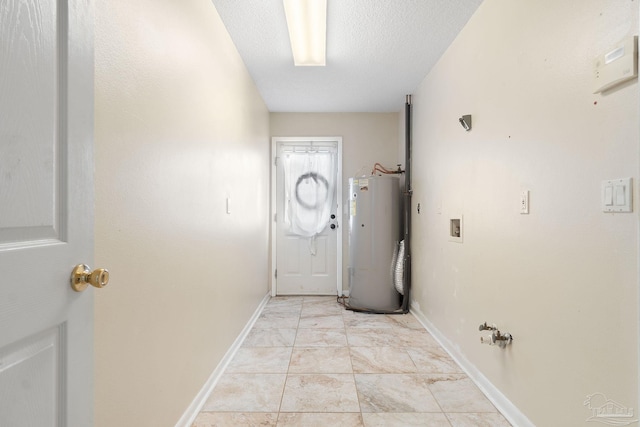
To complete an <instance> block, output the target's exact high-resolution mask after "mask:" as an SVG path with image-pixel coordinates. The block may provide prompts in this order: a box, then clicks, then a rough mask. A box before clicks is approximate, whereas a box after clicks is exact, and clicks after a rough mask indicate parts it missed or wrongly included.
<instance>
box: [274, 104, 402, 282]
mask: <svg viewBox="0 0 640 427" xmlns="http://www.w3.org/2000/svg"><path fill="white" fill-rule="evenodd" d="M400 108H402V106H398V109H400ZM270 118H271V119H270V124H271V135H272V136H341V137H342V188H343V189H345V190H346V188H347V186H348V184H349V178H350V177H353V176H355V175H356V174H358V175H362V174H369V173H370V172H371V169H372V167H373V165H374V163H376V162H379V163H382V164H383V165H385V166H387V167H394V168H395V167H396V165H397V164H398V163H404V158H402V160H399V157H398V152H397V149H396V147H397V145H398V132H399V131H398V113H271V114H270ZM342 194H343V197H344V200H343V201H342V203H343V206H347V202H346V199H347V197H348V195H347V193H346V191H343V193H342ZM347 224H348V217H347V216H346V215H344V212H343V215H342V224H341V225H342V227H341V228H342V253H343V258H344V261H343V264H342V265H343V267H342V287H343V289H349V282H348V279H349V277H348V274H347V266H348V260H347V257H348V253H349V251H348V243H349V230H348V227H347Z"/></svg>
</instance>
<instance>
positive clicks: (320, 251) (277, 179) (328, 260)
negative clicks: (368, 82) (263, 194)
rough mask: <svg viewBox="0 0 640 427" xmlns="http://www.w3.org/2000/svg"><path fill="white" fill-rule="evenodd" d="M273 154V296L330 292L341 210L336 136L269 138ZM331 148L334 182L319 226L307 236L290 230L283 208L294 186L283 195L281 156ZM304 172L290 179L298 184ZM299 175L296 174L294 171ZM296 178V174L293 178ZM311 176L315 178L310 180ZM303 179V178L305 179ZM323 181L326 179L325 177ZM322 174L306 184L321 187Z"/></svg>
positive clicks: (338, 265) (336, 282) (338, 279)
mask: <svg viewBox="0 0 640 427" xmlns="http://www.w3.org/2000/svg"><path fill="white" fill-rule="evenodd" d="M273 145H274V146H273V153H274V156H275V159H274V164H275V165H276V167H275V169H274V171H275V174H274V180H273V181H274V185H275V189H274V190H273V191H272V192H273V193H275V196H276V197H275V207H274V209H273V210H274V212H275V218H274V223H275V233H274V235H275V245H274V247H275V250H274V253H275V257H274V265H273V269H274V281H273V283H274V286H273V292H272V293H273V294H274V295H336V294H337V293H338V292H339V290H340V291H341V289H342V231H341V228H340V226H341V224H340V221H339V219H340V212H341V211H342V209H341V206H342V203H341V200H342V188H341V187H342V176H341V149H342V139H341V138H313V139H311V138H274V139H273ZM329 151H330V152H332V153H334V154H335V159H336V161H335V168H334V170H333V172H332V173H333V174H334V175H333V177H332V178H333V182H335V186H334V188H333V191H332V192H331V194H328V197H329V198H330V200H332V202H331V207H330V209H329V211H327V212H326V215H327V218H323V220H325V222H326V225H325V226H324V228H322V229H321V230H319V231H318V233H317V234H316V235H315V236H313V237H308V236H304V235H300V234H299V232H296V231H295V230H293V229H292V226H291V221H290V219H289V218H288V212H286V209H287V204H288V203H290V202H291V200H287V198H288V197H295V195H296V194H297V189H298V186H296V187H295V189H294V190H293V191H292V192H291V194H287V191H285V185H286V184H287V179H285V173H289V172H287V171H286V169H287V168H286V166H285V165H286V162H287V160H288V159H287V156H289V157H291V156H294V155H303V156H306V155H313V154H314V153H318V152H321V153H326V152H329ZM308 174H309V171H306V170H304V169H298V170H297V171H296V172H295V176H290V177H289V178H288V179H293V180H294V181H292V182H293V183H295V182H297V183H298V184H302V183H303V181H304V180H299V178H300V177H303V178H304V176H305V175H308ZM298 175H300V176H298ZM296 177H297V178H298V179H296ZM314 179H315V181H314ZM306 181H307V182H308V181H309V179H306ZM329 181H331V180H330V179H329ZM322 182H324V177H323V176H319V177H318V178H311V184H314V183H317V184H318V185H319V186H320V187H322V185H323V184H322Z"/></svg>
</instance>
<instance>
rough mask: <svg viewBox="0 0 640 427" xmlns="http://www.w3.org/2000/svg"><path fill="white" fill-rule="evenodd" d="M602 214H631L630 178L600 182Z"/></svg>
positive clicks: (631, 193)
mask: <svg viewBox="0 0 640 427" xmlns="http://www.w3.org/2000/svg"><path fill="white" fill-rule="evenodd" d="M602 211H603V212H633V185H632V179H631V178H620V179H610V180H607V181H602Z"/></svg>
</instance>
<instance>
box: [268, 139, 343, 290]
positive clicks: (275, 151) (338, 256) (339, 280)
mask: <svg viewBox="0 0 640 427" xmlns="http://www.w3.org/2000/svg"><path fill="white" fill-rule="evenodd" d="M296 141H300V142H312V141H313V142H337V143H338V171H337V179H336V203H337V208H336V212H337V217H338V219H339V221H338V233H337V236H336V246H337V247H336V292H337V295H342V293H343V292H342V233H343V232H342V228H343V227H342V223H343V217H344V213H343V204H342V137H340V136H335V137H315V136H314V137H311V136H307V137H272V138H271V221H270V224H271V227H270V235H271V276H270V279H269V284H270V286H271V296H274V297H275V296H276V295H277V280H276V266H277V263H276V261H277V233H276V231H277V230H276V227H277V222H276V212H277V205H276V199H277V197H276V191H277V187H276V184H277V167H276V157H277V156H278V143H279V142H296Z"/></svg>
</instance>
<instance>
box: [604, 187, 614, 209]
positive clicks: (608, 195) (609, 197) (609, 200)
mask: <svg viewBox="0 0 640 427" xmlns="http://www.w3.org/2000/svg"><path fill="white" fill-rule="evenodd" d="M604 205H605V206H613V187H612V186H610V185H607V186H605V187H604Z"/></svg>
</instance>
